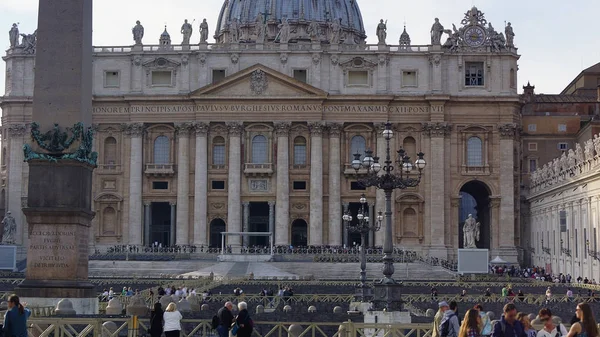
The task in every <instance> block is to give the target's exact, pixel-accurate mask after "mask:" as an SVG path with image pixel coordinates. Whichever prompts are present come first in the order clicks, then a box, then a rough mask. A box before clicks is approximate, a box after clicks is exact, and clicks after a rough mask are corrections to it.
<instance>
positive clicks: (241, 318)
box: [231, 302, 254, 337]
mask: <svg viewBox="0 0 600 337" xmlns="http://www.w3.org/2000/svg"><path fill="white" fill-rule="evenodd" d="M238 309H239V311H240V312H239V313H238V315H237V316H236V318H235V325H237V327H238V328H237V332H236V333H234V331H233V330H232V331H231V334H232V335H235V336H237V337H250V336H251V335H252V331H254V322H253V321H252V318H250V313H249V312H248V305H247V304H246V302H240V303H238ZM233 329H234V330H235V327H234V328H233Z"/></svg>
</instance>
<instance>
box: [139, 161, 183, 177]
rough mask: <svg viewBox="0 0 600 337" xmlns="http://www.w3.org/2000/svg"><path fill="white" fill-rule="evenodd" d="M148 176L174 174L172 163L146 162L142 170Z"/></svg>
mask: <svg viewBox="0 0 600 337" xmlns="http://www.w3.org/2000/svg"><path fill="white" fill-rule="evenodd" d="M144 173H146V175H149V176H172V175H173V174H175V165H174V164H146V170H145V171H144Z"/></svg>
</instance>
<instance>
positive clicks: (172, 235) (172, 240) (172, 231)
mask: <svg viewBox="0 0 600 337" xmlns="http://www.w3.org/2000/svg"><path fill="white" fill-rule="evenodd" d="M169 204H170V205H171V227H170V233H169V246H175V232H176V227H175V214H177V213H176V212H177V210H176V207H175V206H176V205H177V204H176V203H174V202H170V203H169Z"/></svg>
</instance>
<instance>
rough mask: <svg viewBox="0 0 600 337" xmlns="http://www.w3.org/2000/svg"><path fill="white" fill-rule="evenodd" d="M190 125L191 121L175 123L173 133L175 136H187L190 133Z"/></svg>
mask: <svg viewBox="0 0 600 337" xmlns="http://www.w3.org/2000/svg"><path fill="white" fill-rule="evenodd" d="M192 127H193V125H192V123H189V122H184V123H175V134H176V135H177V137H187V136H189V135H190V131H192Z"/></svg>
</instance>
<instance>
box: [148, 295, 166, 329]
mask: <svg viewBox="0 0 600 337" xmlns="http://www.w3.org/2000/svg"><path fill="white" fill-rule="evenodd" d="M163 314H164V312H163V310H162V305H161V304H160V302H156V303H154V310H152V313H151V314H150V329H149V331H148V332H149V333H150V336H151V337H160V335H162V333H163Z"/></svg>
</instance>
